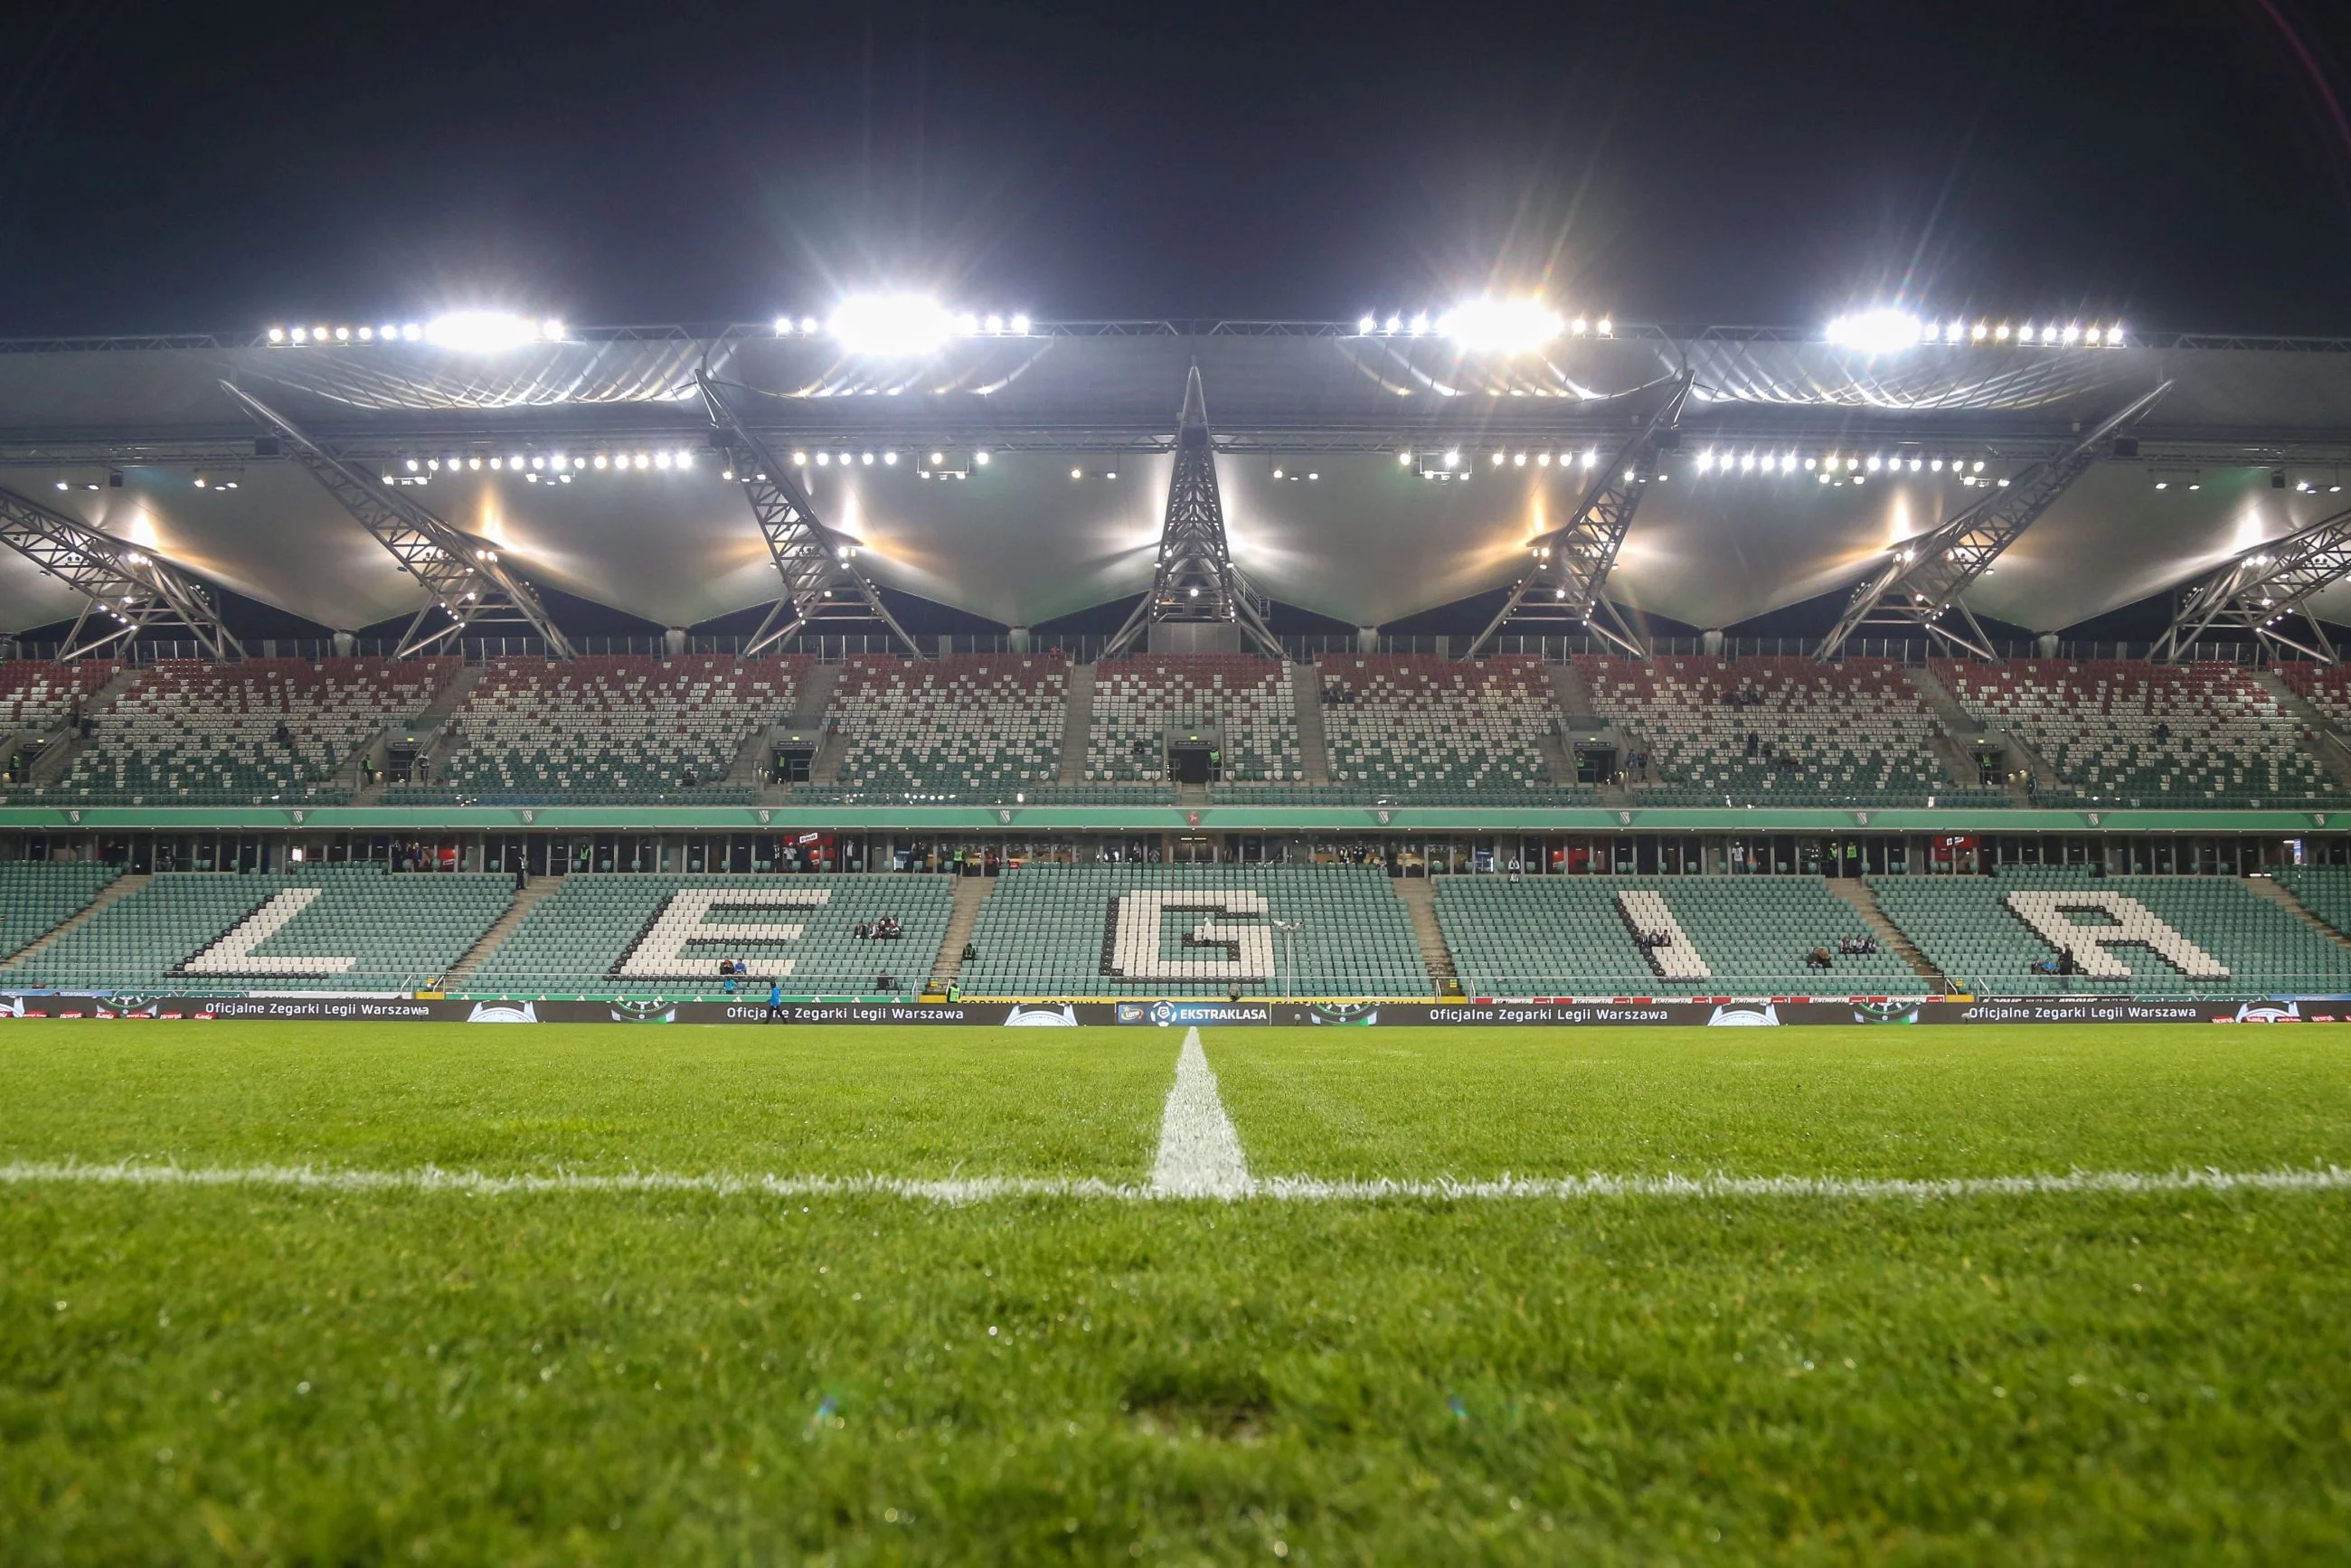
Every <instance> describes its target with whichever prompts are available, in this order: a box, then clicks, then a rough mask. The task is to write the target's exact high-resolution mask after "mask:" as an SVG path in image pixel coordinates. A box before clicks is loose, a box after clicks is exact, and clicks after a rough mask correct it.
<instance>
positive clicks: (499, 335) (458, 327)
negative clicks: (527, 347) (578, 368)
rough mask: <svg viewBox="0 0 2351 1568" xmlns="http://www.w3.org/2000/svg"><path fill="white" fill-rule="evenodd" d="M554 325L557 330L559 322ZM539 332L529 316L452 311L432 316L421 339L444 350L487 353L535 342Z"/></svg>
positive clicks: (501, 312)
mask: <svg viewBox="0 0 2351 1568" xmlns="http://www.w3.org/2000/svg"><path fill="white" fill-rule="evenodd" d="M554 325H556V326H557V328H558V329H560V327H561V323H559V322H558V323H555V324H554ZM542 330H543V329H542V328H541V326H540V324H539V323H538V322H537V321H533V320H531V319H529V318H528V317H525V316H516V315H511V314H509V313H507V312H506V311H503V310H455V311H451V312H450V313H449V314H448V315H445V316H436V317H434V319H433V320H432V321H431V322H430V323H429V324H428V325H427V326H426V327H425V329H424V336H425V337H426V338H427V339H428V340H431V341H432V342H434V343H435V344H437V345H438V346H440V347H441V348H444V349H459V350H465V351H468V352H474V353H487V352H493V351H496V350H500V349H513V348H518V347H520V346H521V345H523V344H525V343H529V342H535V341H537V340H538V339H539V338H540V336H541V334H542Z"/></svg>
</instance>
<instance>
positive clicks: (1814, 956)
mask: <svg viewBox="0 0 2351 1568" xmlns="http://www.w3.org/2000/svg"><path fill="white" fill-rule="evenodd" d="M1804 967H1806V968H1807V969H1832V968H1834V967H1836V960H1835V959H1834V958H1832V957H1830V956H1829V950H1828V949H1827V948H1825V947H1815V948H1813V950H1812V951H1811V952H1809V953H1807V954H1805V955H1804Z"/></svg>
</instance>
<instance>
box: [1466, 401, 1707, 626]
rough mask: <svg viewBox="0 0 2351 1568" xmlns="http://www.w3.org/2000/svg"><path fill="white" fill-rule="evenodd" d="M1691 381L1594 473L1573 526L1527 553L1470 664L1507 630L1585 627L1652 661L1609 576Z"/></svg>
mask: <svg viewBox="0 0 2351 1568" xmlns="http://www.w3.org/2000/svg"><path fill="white" fill-rule="evenodd" d="M1690 382H1691V378H1690V377H1689V376H1688V375H1687V374H1684V375H1682V376H1681V377H1680V378H1679V379H1678V380H1677V381H1676V382H1674V385H1673V390H1672V391H1671V392H1668V393H1667V395H1666V399H1665V401H1664V402H1661V403H1659V404H1658V405H1657V408H1656V413H1652V414H1650V415H1649V417H1648V418H1647V419H1646V421H1644V422H1643V423H1642V424H1641V427H1640V429H1639V430H1637V431H1636V432H1635V433H1634V435H1633V438H1632V439H1631V440H1630V441H1627V442H1625V444H1624V445H1622V446H1620V447H1618V448H1617V449H1616V452H1615V454H1614V455H1613V456H1611V457H1610V458H1608V459H1607V464H1606V466H1604V467H1603V468H1600V469H1599V470H1597V471H1596V472H1594V473H1593V476H1592V480H1591V483H1590V484H1589V485H1588V486H1586V487H1585V489H1584V492H1583V500H1582V501H1580V502H1579V503H1578V504H1577V506H1576V508H1575V511H1574V513H1573V515H1572V516H1571V517H1570V518H1569V520H1568V521H1567V522H1566V523H1565V524H1564V525H1562V527H1559V528H1553V529H1552V531H1551V532H1549V533H1547V534H1544V535H1543V536H1542V537H1541V538H1538V539H1536V540H1535V541H1534V542H1533V543H1532V544H1531V545H1529V546H1528V547H1527V549H1528V553H1529V554H1530V555H1531V556H1532V558H1533V560H1534V564H1533V565H1532V566H1531V567H1529V568H1528V569H1527V570H1524V571H1522V572H1520V574H1519V579H1518V580H1517V581H1516V582H1513V583H1511V584H1510V597H1509V598H1507V599H1505V600H1503V601H1502V608H1501V609H1499V611H1496V612H1495V613H1494V619H1493V620H1491V621H1489V622H1487V624H1486V629H1485V630H1484V631H1483V632H1479V633H1478V635H1477V637H1476V638H1475V639H1474V640H1473V641H1472V642H1471V643H1470V644H1469V654H1470V657H1472V658H1475V657H1476V656H1477V655H1479V653H1484V652H1485V651H1486V648H1487V647H1488V645H1489V644H1490V643H1492V642H1493V641H1494V637H1495V634H1496V633H1498V632H1500V631H1501V630H1502V628H1503V627H1504V626H1505V625H1509V624H1513V623H1516V624H1521V625H1523V624H1526V623H1529V622H1552V623H1562V622H1563V623H1566V624H1570V625H1576V626H1582V627H1584V628H1586V629H1588V630H1589V631H1590V632H1592V633H1593V635H1594V636H1596V637H1601V638H1604V639H1605V640H1606V641H1608V642H1610V643H1614V644H1615V645H1616V646H1617V647H1619V648H1622V649H1624V650H1625V652H1626V653H1630V654H1632V655H1633V656H1634V657H1635V658H1636V659H1646V658H1647V657H1648V656H1649V645H1648V639H1647V638H1646V637H1645V636H1644V635H1643V634H1642V633H1641V632H1640V630H1639V629H1638V628H1637V627H1635V625H1634V624H1633V622H1631V621H1629V620H1627V619H1626V618H1625V612H1624V611H1622V610H1620V609H1618V608H1617V606H1616V603H1615V601H1613V600H1611V599H1609V598H1607V597H1606V591H1607V587H1608V574H1609V573H1610V572H1611V571H1613V570H1615V566H1616V552H1617V551H1618V550H1619V549H1623V548H1624V544H1625V533H1626V531H1627V530H1629V529H1630V528H1632V526H1633V514H1634V513H1635V511H1637V510H1639V509H1640V506H1641V497H1642V496H1643V495H1644V494H1645V493H1646V491H1647V490H1648V488H1649V481H1650V480H1651V479H1653V478H1655V477H1656V472H1657V444H1658V441H1659V439H1660V438H1661V437H1662V436H1664V435H1665V434H1666V433H1667V432H1668V431H1670V430H1672V429H1673V427H1674V423H1675V421H1677V420H1678V419H1679V418H1681V413H1682V404H1683V403H1684V402H1686V401H1687V399H1688V397H1689V391H1690Z"/></svg>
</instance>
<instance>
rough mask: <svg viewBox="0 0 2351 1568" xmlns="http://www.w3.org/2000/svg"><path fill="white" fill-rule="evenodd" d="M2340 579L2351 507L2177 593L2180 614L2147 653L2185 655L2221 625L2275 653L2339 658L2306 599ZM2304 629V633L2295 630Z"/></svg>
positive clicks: (2327, 660)
mask: <svg viewBox="0 0 2351 1568" xmlns="http://www.w3.org/2000/svg"><path fill="white" fill-rule="evenodd" d="M2346 577H2351V510H2346V511H2340V512H2337V513H2335V515H2334V516H2333V517H2321V518H2320V519H2319V520H2318V521H2316V522H2314V523H2313V524H2311V525H2310V527H2308V528H2304V529H2302V530H2300V531H2299V532H2297V533H2293V534H2288V535H2287V536H2286V537H2285V538H2282V539H2279V540H2278V541H2277V542H2276V543H2274V544H2266V545H2257V546H2255V547H2254V548H2253V549H2249V550H2247V551H2245V553H2244V554H2242V555H2241V556H2239V557H2237V559H2234V560H2231V561H2229V562H2227V563H2225V564H2224V565H2222V566H2221V567H2220V569H2219V570H2216V571H2214V572H2212V573H2211V574H2210V576H2208V577H2205V578H2203V579H2201V580H2199V581H2197V582H2196V583H2195V584H2194V585H2192V586H2191V587H2189V589H2188V590H2187V591H2186V592H2185V593H2184V594H2183V595H2182V596H2181V598H2180V603H2179V613H2178V614H2177V615H2175V616H2173V617H2172V621H2171V625H2170V627H2169V628H2168V630H2166V631H2165V632H2164V633H2163V636H2162V638H2161V639H2160V640H2158V642H2157V643H2156V644H2155V652H2154V653H2153V655H2152V657H2153V658H2154V659H2155V660H2156V662H2157V663H2158V664H2163V663H2169V662H2173V661H2178V660H2182V659H2185V658H2187V657H2188V656H2189V650H2190V649H2192V648H2193V647H2194V646H2195V645H2196V642H2197V640H2198V639H2199V638H2200V637H2202V636H2203V635H2204V634H2205V633H2206V632H2210V631H2213V630H2215V629H2216V628H2221V627H2226V628H2230V629H2231V630H2236V631H2243V632H2252V634H2253V636H2254V638H2255V640H2256V641H2258V642H2260V643H2262V644H2263V645H2264V646H2266V647H2268V648H2270V649H2271V650H2272V651H2273V652H2275V651H2278V650H2281V649H2283V650H2287V651H2291V652H2293V653H2299V654H2301V655H2303V656H2304V658H2309V659H2315V660H2317V661H2318V662H2319V663H2320V664H2335V663H2338V662H2339V661H2340V660H2341V659H2342V656H2343V655H2342V654H2341V653H2340V652H2338V651H2337V650H2336V648H2335V643H2334V641H2333V639H2331V638H2329V637H2328V636H2327V635H2326V632H2325V628H2323V627H2322V626H2320V625H2319V623H2318V617H2317V615H2316V614H2315V613H2314V612H2312V610H2311V608H2310V601H2311V600H2312V599H2313V598H2314V597H2315V596H2316V595H2317V594H2318V592H2319V591H2320V590H2322V589H2325V588H2330V587H2332V586H2333V585H2335V583H2337V582H2340V581H2342V580H2344V579H2345V578H2346ZM2297 618H2298V619H2299V622H2300V627H2299V628H2296V627H2295V626H2294V622H2295V621H2296V620H2297ZM2305 629H2306V631H2307V635H2306V636H2305V635H2302V634H2300V632H2302V631H2303V630H2305Z"/></svg>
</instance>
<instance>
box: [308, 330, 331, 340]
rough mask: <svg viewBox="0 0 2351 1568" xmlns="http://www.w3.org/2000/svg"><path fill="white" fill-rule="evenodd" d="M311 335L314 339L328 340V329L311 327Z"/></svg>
mask: <svg viewBox="0 0 2351 1568" xmlns="http://www.w3.org/2000/svg"><path fill="white" fill-rule="evenodd" d="M310 337H311V339H312V340H314V341H316V342H320V343H323V342H325V341H326V340H327V329H325V328H324V327H313V328H311V329H310Z"/></svg>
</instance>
